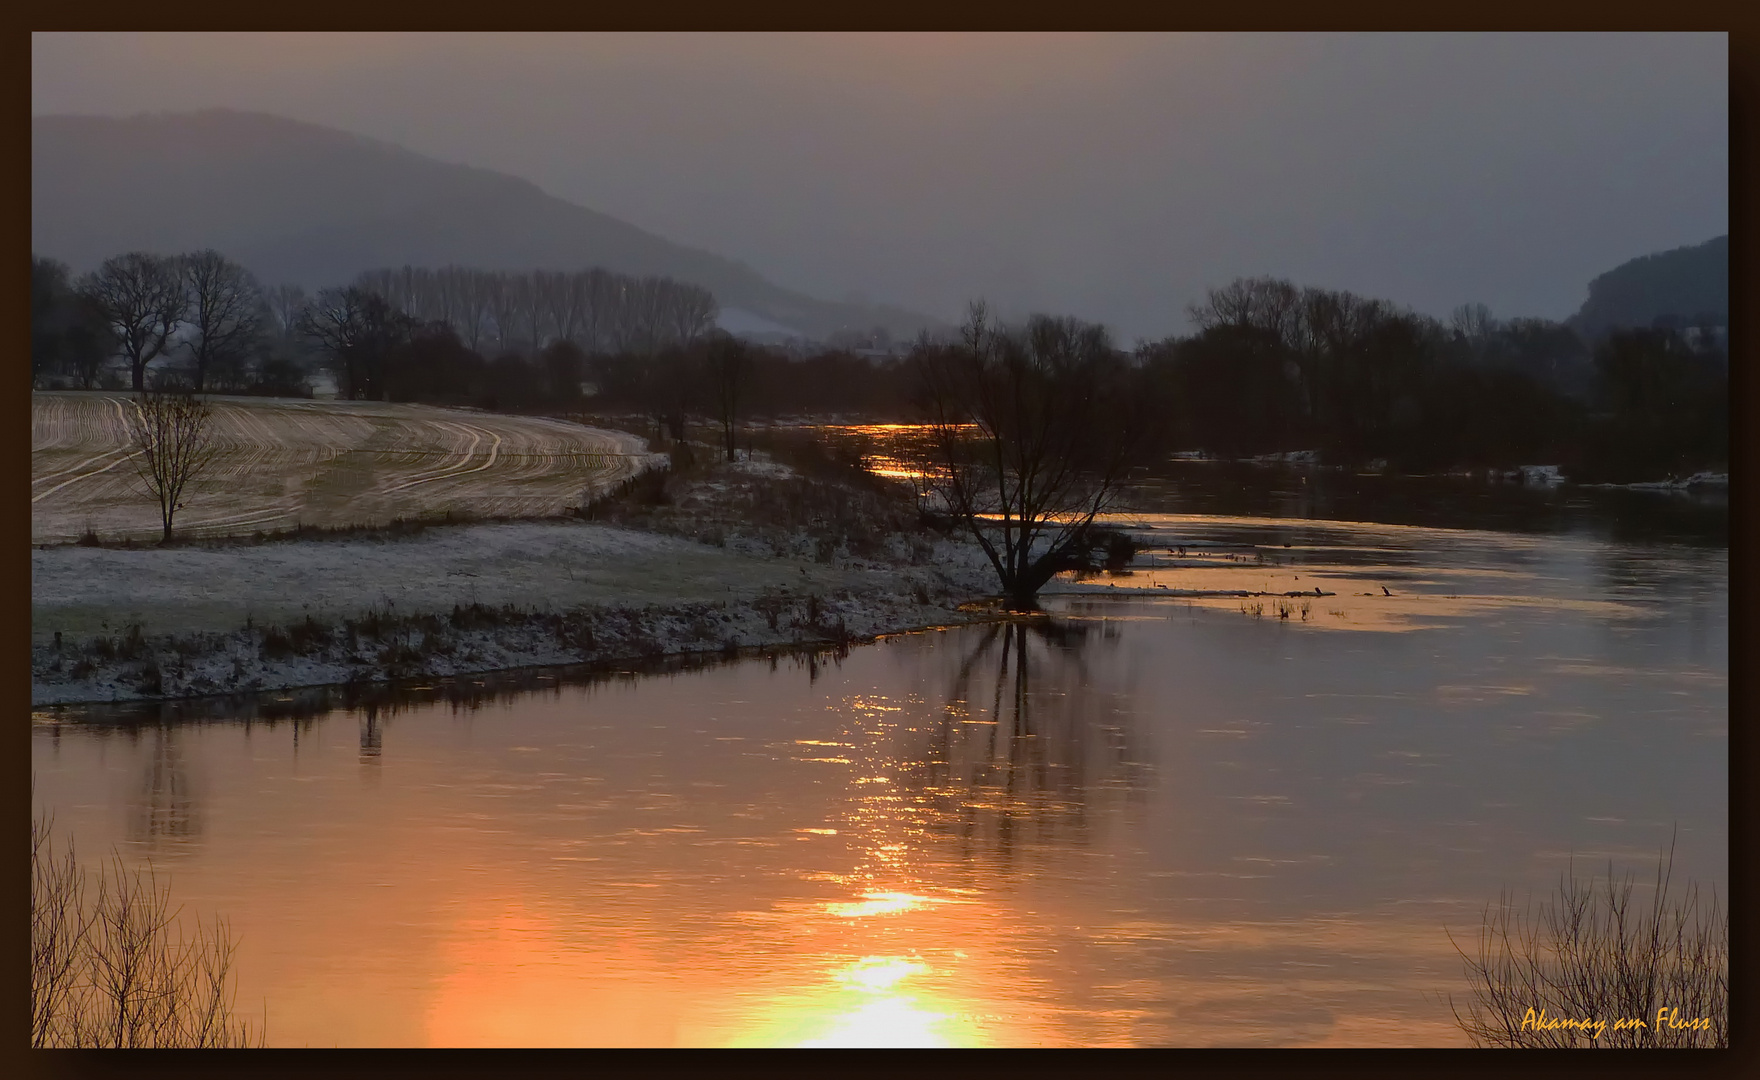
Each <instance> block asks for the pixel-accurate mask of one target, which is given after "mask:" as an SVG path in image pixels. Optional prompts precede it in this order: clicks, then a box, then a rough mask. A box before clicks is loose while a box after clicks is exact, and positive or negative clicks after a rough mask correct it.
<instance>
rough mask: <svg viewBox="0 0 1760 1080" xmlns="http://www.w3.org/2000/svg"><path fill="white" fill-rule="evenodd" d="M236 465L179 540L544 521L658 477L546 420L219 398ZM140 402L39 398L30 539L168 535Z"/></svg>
mask: <svg viewBox="0 0 1760 1080" xmlns="http://www.w3.org/2000/svg"><path fill="white" fill-rule="evenodd" d="M210 400H211V401H212V403H213V406H214V421H213V422H214V432H215V436H216V438H217V439H218V441H219V442H220V444H221V448H222V449H221V453H220V456H219V458H218V459H217V460H216V461H215V463H214V464H213V466H212V467H211V468H210V469H209V470H208V471H207V472H206V473H205V474H203V475H202V476H201V477H199V478H198V479H197V480H196V481H195V482H194V483H192V484H191V486H190V490H189V491H188V493H187V495H186V496H185V499H184V503H185V509H184V510H183V511H182V512H181V513H180V514H179V515H178V518H177V521H176V528H177V531H178V533H179V534H180V535H184V536H221V535H226V534H233V533H245V534H248V533H252V532H255V531H258V530H263V531H270V530H274V529H282V528H289V527H292V526H294V525H297V524H302V523H303V524H307V525H324V526H336V525H373V524H386V523H389V522H390V521H392V520H393V519H395V518H399V517H404V518H415V517H420V516H423V515H430V514H438V513H443V512H445V511H449V510H450V511H453V512H458V513H464V514H471V515H477V516H506V517H541V516H546V515H551V514H558V513H562V512H563V511H565V510H567V509H568V508H570V507H573V506H579V505H580V504H581V502H582V501H583V499H585V498H586V497H587V496H588V494H589V493H597V492H599V491H603V490H606V489H607V488H609V487H611V486H613V485H615V484H617V483H619V482H621V481H623V480H625V479H628V478H629V477H631V476H633V475H635V474H636V473H638V472H640V471H641V470H642V469H643V468H645V467H646V466H647V465H648V463H649V461H650V460H651V459H650V456H649V454H648V453H647V447H646V445H645V444H644V443H643V441H642V440H641V439H639V438H637V437H636V436H633V435H628V434H625V433H623V432H616V431H601V430H599V429H596V428H589V427H584V426H582V425H580V424H574V423H569V422H567V421H563V420H553V419H548V418H544V417H529V416H506V415H501V414H497V413H485V412H478V411H475V410H467V409H442V408H436V407H433V406H428V405H399V404H390V403H386V402H370V401H308V400H303V399H283V398H244V397H232V398H224V397H215V398H211V399H210ZM129 401H130V399H129V398H128V396H127V395H122V394H106V393H77V392H61V393H55V392H38V393H35V394H32V395H31V541H32V543H34V544H44V543H57V542H66V541H69V540H73V539H76V538H77V537H79V536H80V535H81V534H83V533H84V532H85V531H86V530H87V529H88V528H89V529H91V530H93V531H95V532H96V533H97V534H98V535H99V536H100V537H101V538H103V539H105V540H112V539H121V538H124V537H133V538H137V539H151V538H157V536H158V535H159V522H158V509H157V506H156V505H155V504H154V503H153V501H152V500H151V499H149V498H148V497H147V496H146V495H145V494H144V492H143V490H142V489H141V486H140V481H139V479H138V477H137V476H136V474H135V469H134V465H133V461H132V455H131V453H130V451H129V448H128V437H127V427H126V423H125V420H126V415H127V413H126V410H128V409H130V408H132V406H131V405H130V403H129Z"/></svg>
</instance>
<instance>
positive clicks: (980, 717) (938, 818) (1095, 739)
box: [901, 618, 1149, 864]
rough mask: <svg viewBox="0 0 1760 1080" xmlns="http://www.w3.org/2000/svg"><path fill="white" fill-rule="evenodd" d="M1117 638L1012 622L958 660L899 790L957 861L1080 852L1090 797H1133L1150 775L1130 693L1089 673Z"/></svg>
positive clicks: (1049, 622)
mask: <svg viewBox="0 0 1760 1080" xmlns="http://www.w3.org/2000/svg"><path fill="white" fill-rule="evenodd" d="M1117 636H1118V635H1117V631H1116V630H1114V629H1112V628H1109V627H1105V626H1104V625H1103V624H1102V625H1100V626H1098V627H1097V626H1096V625H1095V624H1093V623H1083V622H1072V621H1064V620H1057V619H1047V618H1034V619H1023V620H1014V621H1010V622H1007V623H999V624H996V625H993V626H991V627H990V628H989V629H988V631H987V632H986V633H985V634H984V635H983V636H982V637H981V638H980V639H979V640H978V642H977V643H976V645H974V646H973V647H972V648H971V649H970V650H969V651H968V652H967V653H966V655H965V656H964V657H963V658H962V659H961V662H960V664H959V666H958V668H957V669H956V671H955V673H954V677H953V680H952V682H951V684H950V685H949V687H948V690H947V693H946V696H945V699H944V701H943V704H942V706H941V709H940V713H939V715H938V716H936V717H934V718H933V719H932V720H931V721H930V722H929V724H928V727H927V730H928V733H929V736H930V738H929V744H928V746H927V747H925V748H924V751H923V752H922V753H920V754H916V755H910V758H911V759H912V760H911V761H910V763H908V764H907V765H906V766H905V768H904V769H903V770H902V773H903V775H902V776H901V780H902V781H903V787H904V789H905V791H907V792H909V793H911V794H912V795H915V796H916V798H915V799H913V801H916V802H918V805H919V806H921V807H922V809H923V811H924V817H925V818H926V824H928V826H929V827H930V828H931V829H932V830H934V831H938V832H942V833H945V834H951V835H953V836H955V837H957V838H958V839H959V841H960V849H961V852H960V853H961V856H962V858H963V859H965V860H968V861H969V860H973V859H985V858H995V859H997V860H998V861H1000V862H1002V863H1004V864H1007V863H1011V862H1012V861H1013V860H1014V859H1015V857H1016V855H1017V854H1018V849H1019V847H1020V846H1022V845H1029V844H1032V843H1037V842H1045V841H1063V842H1074V843H1086V842H1088V841H1089V840H1091V839H1092V838H1093V832H1094V828H1093V821H1094V820H1095V817H1094V816H1093V815H1092V814H1091V811H1094V810H1096V809H1097V807H1095V806H1094V805H1093V804H1094V802H1095V800H1096V799H1097V798H1100V797H1101V796H1102V794H1103V793H1106V792H1112V793H1114V794H1116V795H1117V796H1119V797H1121V798H1122V799H1124V800H1126V801H1131V800H1132V799H1133V798H1134V797H1135V796H1140V795H1141V793H1142V792H1143V790H1144V788H1145V781H1146V780H1147V776H1146V772H1147V770H1148V768H1149V765H1148V763H1147V761H1146V760H1144V755H1143V754H1142V753H1141V752H1140V748H1139V747H1138V746H1137V745H1136V744H1137V743H1138V742H1139V741H1140V740H1138V739H1137V738H1136V737H1135V736H1134V734H1133V731H1132V724H1131V715H1132V712H1131V708H1130V702H1129V692H1128V690H1126V689H1124V688H1123V687H1124V683H1123V682H1122V681H1121V680H1118V679H1112V678H1108V679H1105V680H1095V679H1094V678H1093V672H1092V670H1091V669H1092V666H1093V662H1094V661H1095V660H1096V659H1097V650H1102V651H1110V649H1109V647H1110V646H1111V645H1112V644H1113V643H1114V642H1115V641H1116V640H1117ZM1101 685H1104V686H1106V687H1111V688H1112V689H1101V688H1100V687H1101ZM1104 816H1105V815H1100V817H1104Z"/></svg>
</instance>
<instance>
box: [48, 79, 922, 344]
mask: <svg viewBox="0 0 1760 1080" xmlns="http://www.w3.org/2000/svg"><path fill="white" fill-rule="evenodd" d="M31 247H32V249H33V250H34V251H37V252H39V253H42V254H45V255H49V256H52V257H54V258H58V259H61V260H62V261H64V262H67V263H69V264H70V265H72V266H73V268H74V269H75V270H76V271H83V270H89V269H91V268H93V267H95V266H96V265H97V264H98V263H99V262H101V261H102V260H104V259H105V258H108V257H109V256H111V255H115V254H119V253H121V252H124V251H130V250H136V249H142V250H148V251H160V252H174V251H186V250H191V249H196V248H203V247H212V248H216V249H218V250H220V251H223V252H225V253H226V254H227V255H230V256H231V257H233V258H235V259H237V260H238V261H239V262H241V263H243V264H244V265H245V266H247V267H249V268H250V269H251V270H252V271H253V272H254V273H256V274H257V275H258V277H260V278H261V279H262V280H263V281H264V282H266V283H268V284H279V283H281V282H297V283H299V284H302V285H305V286H306V287H307V288H317V287H321V286H325V285H332V284H339V283H341V282H344V281H347V280H349V279H351V278H353V277H354V276H355V275H356V274H357V273H359V272H360V271H362V270H367V269H371V268H375V267H382V266H402V265H404V264H406V263H407V264H411V265H416V266H442V265H445V264H447V263H458V264H463V265H472V266H478V267H482V268H484V269H490V270H518V269H532V268H541V269H553V270H577V269H584V268H587V267H592V266H602V267H605V268H607V269H611V270H617V271H621V272H624V273H632V274H661V275H665V276H668V277H672V278H676V279H678V280H680V281H687V282H691V283H693V284H697V285H702V286H704V287H706V288H708V289H709V290H710V291H711V292H713V293H714V294H715V297H716V299H717V300H719V301H720V302H721V304H722V306H723V307H724V308H735V309H740V310H743V311H745V312H749V313H751V314H753V315H756V316H758V317H760V319H762V320H767V321H769V322H771V323H780V324H782V325H784V326H787V327H791V328H793V329H795V330H798V331H800V332H802V333H803V334H806V335H807V336H811V337H816V338H824V337H827V336H829V335H830V334H832V333H835V332H837V331H839V330H857V331H865V330H870V329H872V328H874V327H876V326H883V327H885V328H886V329H887V330H888V331H889V332H891V333H892V334H893V335H895V336H909V335H912V334H914V333H915V332H916V331H917V330H918V329H920V328H922V327H923V326H926V325H931V324H932V323H933V322H934V321H935V320H932V319H929V318H928V317H926V316H921V315H918V314H916V313H913V312H909V311H904V310H902V309H899V308H892V307H881V306H871V305H857V304H840V303H832V302H828V301H823V300H817V299H814V298H812V297H808V296H804V295H802V294H800V293H796V292H792V291H790V290H788V289H784V288H781V287H779V286H777V285H773V284H771V283H770V282H768V281H766V280H764V278H763V277H761V276H760V275H759V274H758V273H757V271H755V270H753V269H752V268H751V267H749V266H746V265H745V264H743V263H739V262H735V261H733V260H729V259H725V258H722V257H720V256H718V255H714V254H711V253H709V252H706V251H700V250H697V249H694V248H688V247H683V246H681V245H678V244H674V243H672V242H670V241H667V240H665V239H662V238H661V237H658V236H655V235H654V234H652V233H649V232H645V231H643V230H642V229H639V228H637V227H635V226H634V225H631V224H629V223H627V222H624V221H620V220H618V219H617V218H614V217H610V216H608V215H606V214H601V213H597V212H595V211H593V210H589V209H586V208H585V207H581V206H576V205H574V204H573V203H569V202H566V201H564V200H562V199H558V198H555V197H554V196H551V195H547V194H545V193H544V192H543V191H542V190H540V189H539V188H538V187H537V186H536V185H535V184H532V183H529V182H527V181H525V180H521V179H519V178H517V177H513V176H507V175H504V174H502V173H497V172H491V171H489V170H486V169H477V168H471V167H468V166H463V165H450V164H447V163H445V162H441V161H436V160H434V159H433V158H428V157H423V156H422V155H420V154H416V153H413V152H411V151H409V150H405V149H403V148H401V147H398V146H394V145H392V144H390V143H384V142H379V141H377V140H374V139H368V138H365V137H362V136H359V135H352V134H349V133H347V132H343V131H337V130H334V129H331V128H325V127H319V126H317V125H314V124H304V123H299V122H296V121H293V120H287V119H283V118H281V117H276V116H268V115H264V114H261V113H242V112H231V111H227V110H213V111H206V112H196V113H161V114H154V115H147V114H143V115H140V116H133V117H128V118H125V119H115V118H108V117H93V116H39V117H33V118H32V120H31Z"/></svg>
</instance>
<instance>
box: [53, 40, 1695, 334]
mask: <svg viewBox="0 0 1760 1080" xmlns="http://www.w3.org/2000/svg"><path fill="white" fill-rule="evenodd" d="M31 59H32V65H31V107H32V111H33V113H35V114H44V113H95V114H103V115H116V116H121V115H129V114H132V113H136V112H141V111H156V110H186V109H196V108H207V107H215V106H223V107H229V108H236V109H250V110H260V111H265V112H273V113H278V114H280V115H283V116H289V117H293V118H295V119H299V120H306V121H310V122H313V123H319V124H326V125H330V126H333V127H338V128H344V129H347V130H349V131H355V132H359V133H361V134H365V135H371V136H375V137H378V138H382V139H387V140H390V141H393V142H396V143H399V144H401V145H403V146H406V147H408V148H410V149H412V150H416V151H419V152H421V153H424V154H429V155H431V156H434V157H438V158H442V159H444V160H448V161H455V162H462V163H467V164H471V165H478V166H483V167H487V168H492V169H497V170H501V171H504V172H509V173H513V174H515V175H519V176H523V177H525V178H527V179H530V180H533V181H535V182H536V183H538V184H539V185H540V186H542V187H544V188H545V189H546V190H548V191H550V192H551V193H553V194H556V195H559V196H561V197H563V198H566V199H570V200H572V201H575V202H578V203H581V204H583V205H586V206H590V207H592V208H594V209H596V210H601V211H604V212H606V213H610V214H613V215H616V216H618V217H621V218H624V219H625V220H628V221H630V222H633V223H635V224H637V225H640V226H642V227H644V228H646V229H649V230H651V231H653V232H656V233H659V234H661V235H662V236H665V237H667V238H669V239H672V240H675V241H679V242H681V243H686V244H690V245H693V246H697V247H702V248H707V249H709V250H711V251H714V252H716V253H718V254H722V255H726V256H729V257H732V258H737V259H741V260H744V261H745V262H747V263H749V264H751V265H752V266H754V267H756V268H757V269H758V270H759V271H761V272H762V273H764V274H765V275H766V276H768V277H770V278H771V279H772V280H774V281H776V282H777V283H778V284H782V285H786V286H790V287H793V288H797V289H800V290H802V291H805V292H808V293H811V294H814V295H818V296H822V297H825V298H828V299H844V298H848V297H852V296H860V297H862V298H865V299H870V300H880V301H890V302H895V303H900V304H904V305H907V306H910V307H913V308H916V309H917V310H921V311H925V312H928V313H930V314H934V315H939V316H943V317H953V316H956V315H957V314H958V312H959V311H960V310H961V309H962V308H963V306H964V303H965V301H966V300H967V299H968V298H970V297H976V296H984V297H987V298H989V299H990V300H991V301H992V302H993V303H995V304H996V305H998V306H999V307H1000V308H1001V309H1002V310H1003V311H1004V312H1005V313H1009V314H1018V313H1022V312H1025V311H1027V310H1049V311H1053V312H1055V313H1059V314H1074V315H1079V316H1083V317H1085V318H1090V319H1096V320H1101V321H1104V322H1106V323H1107V324H1109V325H1110V326H1112V327H1113V328H1114V330H1115V331H1117V332H1118V333H1119V335H1120V336H1121V338H1123V340H1124V342H1125V343H1127V344H1128V343H1129V341H1130V340H1132V339H1134V338H1136V337H1138V336H1145V337H1159V336H1161V335H1163V334H1167V333H1173V332H1183V331H1184V330H1185V329H1186V328H1187V327H1186V319H1185V314H1184V308H1185V305H1186V304H1187V303H1188V302H1190V301H1192V300H1194V299H1197V298H1198V297H1200V296H1201V294H1202V291H1203V289H1204V288H1205V286H1207V285H1214V284H1220V283H1222V282H1224V281H1227V280H1228V279H1230V278H1232V277H1234V276H1237V275H1243V274H1273V275H1278V276H1284V277H1289V278H1292V279H1294V280H1295V281H1297V282H1298V283H1301V284H1312V285H1324V286H1329V287H1336V288H1348V289H1352V290H1355V291H1358V292H1362V293H1365V294H1369V295H1374V296H1380V297H1386V298H1389V299H1392V300H1395V301H1398V302H1400V303H1404V304H1409V305H1411V306H1413V307H1415V308H1417V309H1419V310H1421V311H1427V312H1430V313H1433V314H1438V315H1445V314H1446V313H1447V312H1448V310H1449V309H1450V308H1452V307H1453V306H1454V305H1456V304H1458V303H1463V302H1467V301H1483V302H1485V303H1487V304H1489V305H1490V306H1491V307H1492V309H1493V311H1494V312H1495V313H1497V314H1499V315H1501V316H1509V315H1517V314H1530V315H1544V316H1549V317H1553V318H1562V317H1564V316H1566V315H1568V314H1570V313H1571V312H1572V311H1574V310H1575V309H1576V307H1577V305H1578V304H1579V303H1581V302H1582V300H1583V297H1584V295H1585V287H1586V285H1587V283H1588V280H1589V279H1590V278H1591V277H1593V276H1594V275H1595V274H1597V273H1599V272H1601V271H1603V270H1607V269H1609V268H1611V267H1613V266H1614V265H1616V264H1617V263H1620V262H1622V261H1624V260H1626V259H1628V258H1631V257H1633V256H1636V255H1641V254H1646V253H1649V252H1652V251H1658V250H1663V249H1667V248H1672V247H1678V246H1680V245H1683V244H1692V243H1698V242H1700V241H1703V240H1706V239H1709V238H1710V237H1712V236H1715V235H1717V234H1719V233H1723V232H1727V231H1728V229H1729V178H1728V169H1729V143H1728V125H1729V107H1728V87H1729V64H1728V38H1727V36H1726V35H1724V34H1663V35H1618V34H1572V35H1491V36H1478V35H1392V34H1375V35H1317V34H1293V35H1211V34H1174V35H1125V36H1113V35H1074V36H1068V35H1019V36H1015V35H996V34H985V35H975V36H967V35H930V36H919V35H861V36H852V35H829V36H820V35H732V36H722V35H663V36H652V35H636V36H628V35H587V36H577V35H558V34H545V35H523V34H347V35H321V34H279V35H261V34H34V35H32V44H31Z"/></svg>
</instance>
